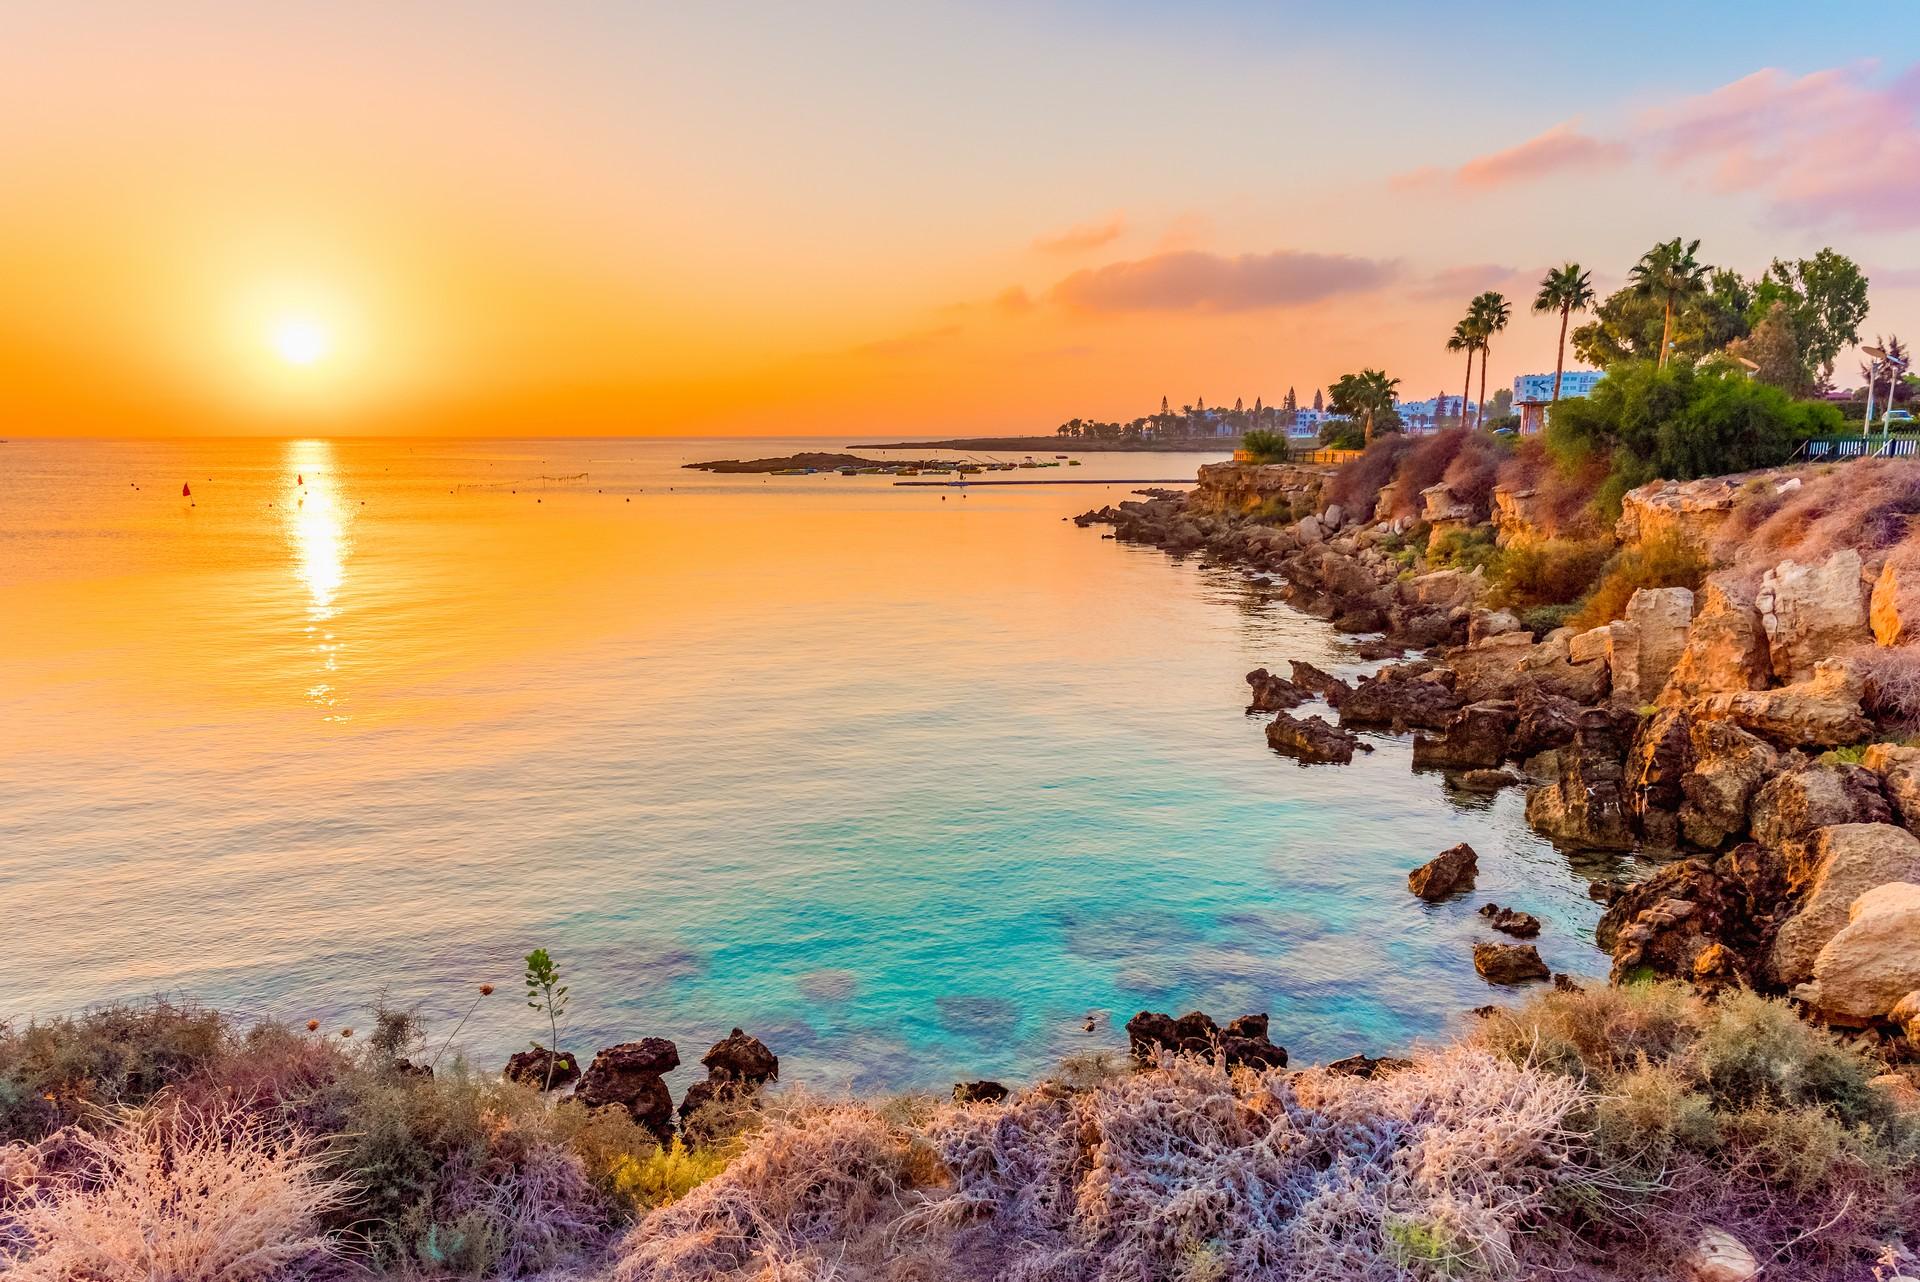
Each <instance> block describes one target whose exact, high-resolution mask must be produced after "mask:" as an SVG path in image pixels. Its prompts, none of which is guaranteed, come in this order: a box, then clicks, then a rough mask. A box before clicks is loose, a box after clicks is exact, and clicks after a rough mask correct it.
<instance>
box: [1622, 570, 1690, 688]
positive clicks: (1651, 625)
mask: <svg viewBox="0 0 1920 1282" xmlns="http://www.w3.org/2000/svg"><path fill="white" fill-rule="evenodd" d="M1692 622H1693V593H1692V591H1690V590H1689V589H1687V588H1641V589H1640V590H1639V591H1637V592H1635V593H1634V594H1633V598H1632V599H1631V600H1630V601H1628V602H1627V617H1626V618H1625V619H1624V620H1622V621H1620V622H1618V623H1615V624H1610V625H1608V626H1609V628H1610V630H1611V637H1612V644H1611V646H1610V648H1609V664H1610V670H1611V672H1612V676H1613V700H1614V702H1615V703H1618V704H1620V705H1621V706H1623V707H1628V708H1637V707H1639V706H1640V705H1641V704H1643V703H1652V702H1653V701H1654V700H1655V699H1656V698H1657V697H1658V696H1659V694H1660V692H1661V691H1662V690H1663V689H1665V687H1666V684H1667V679H1668V678H1669V677H1670V676H1672V675H1673V670H1674V668H1675V667H1676V666H1677V665H1678V664H1679V662H1680V655H1681V652H1682V651H1684V650H1685V649H1686V645H1687V629H1688V625H1689V624H1691V623H1692Z"/></svg>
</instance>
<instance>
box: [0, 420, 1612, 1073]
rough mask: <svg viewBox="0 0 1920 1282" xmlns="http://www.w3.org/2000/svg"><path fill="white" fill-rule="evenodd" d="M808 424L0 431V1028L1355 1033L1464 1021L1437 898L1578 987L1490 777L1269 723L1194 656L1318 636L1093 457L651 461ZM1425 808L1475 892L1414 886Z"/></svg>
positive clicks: (1297, 644)
mask: <svg viewBox="0 0 1920 1282" xmlns="http://www.w3.org/2000/svg"><path fill="white" fill-rule="evenodd" d="M846 444H847V442H845V441H841V440H834V441H814V442H798V441H757V442H747V443H742V442H737V441H733V442H716V441H691V440H664V441H663V440H648V441H606V440H593V441H550V440H541V441H473V442H452V441H333V442H328V441H184V442H132V443H101V442H46V441H34V440H25V441H22V440H14V441H12V442H11V443H8V444H5V445H0V727H4V729H0V906H4V910H5V916H6V922H5V929H4V931H0V975H4V976H5V977H6V978H5V980H4V981H0V1017H5V1016H15V1017H18V1016H24V1015H29V1014H46V1013H53V1012H62V1011H71V1010H75V1009H78V1008H81V1007H84V1006H86V1005H89V1004H93V1003H98V1002H101V1001H103V1000H107V999H113V998H126V997H138V996H142V995H151V994H158V993H166V994H175V995H184V996H189V997H192V998H196V999H199V1000H202V1001H204V1002H207V1003H211V1004H216V1005H219V1006H222V1007H225V1008H230V1009H234V1010H237V1011H241V1012H245V1013H249V1014H273V1015H277V1016H282V1017H285V1018H288V1019H294V1020H302V1021H304V1020H305V1019H307V1018H310V1017H311V1018H317V1019H321V1020H323V1021H325V1022H326V1023H327V1024H328V1025H330V1026H340V1025H344V1024H354V1025H360V1026H364V1024H365V1021H366V1007H367V1006H368V1004H369V1003H371V1002H372V1001H373V1000H374V999H375V998H376V996H377V995H378V994H380V993H381V992H382V991H383V990H384V991H385V992H386V993H387V994H388V995H389V997H390V998H391V999H392V1000H394V1001H397V1002H400V1003H404V1004H409V1005H418V1006H419V1007H420V1008H421V1009H422V1010H423V1011H424V1013H426V1014H427V1015H428V1016H429V1017H430V1018H431V1019H432V1020H434V1021H435V1022H436V1023H437V1024H438V1025H439V1027H441V1028H442V1029H447V1028H449V1027H450V1022H449V1021H450V1020H451V1019H452V1018H454V1017H456V1016H457V1013H458V1012H460V1011H462V1010H464V1009H465V1007H466V1006H467V1005H468V1003H469V1000H470V995H471V994H472V993H473V991H474V989H475V986H476V985H478V984H480V983H482V982H492V983H495V984H497V985H499V986H500V991H499V992H497V993H495V994H494V995H493V996H492V997H491V998H489V999H487V1000H486V1001H484V1002H483V1003H482V1004H481V1006H480V1010H479V1013H478V1014H477V1015H476V1016H475V1017H474V1020H473V1022H472V1023H471V1024H469V1025H468V1027H467V1030H466V1033H465V1034H464V1035H463V1037H462V1043H463V1045H464V1046H465V1048H466V1049H467V1050H468V1051H469V1052H470V1054H471V1055H472V1057H473V1058H474V1060H475V1061H476V1062H479V1063H481V1064H484V1065H487V1066H493V1065H496V1064H497V1063H498V1062H499V1061H500V1060H501V1059H502V1057H504V1056H505V1055H506V1054H507V1053H508V1052H510V1051H512V1050H515V1049H518V1048H519V1047H521V1046H523V1045H524V1044H525V1043H526V1042H527V1040H528V1039H529V1038H530V1037H531V1036H533V1035H535V1034H536V1033H541V1032H542V1030H541V1029H540V1028H538V1027H536V1024H535V1020H534V1017H533V1013H532V1012H531V1011H529V1010H527V1009H526V1007H525V1006H524V1004H523V1003H522V1001H521V998H520V996H519V991H520V986H519V983H518V976H519V971H520V961H519V959H520V957H521V955H522V954H524V953H525V952H526V951H527V950H528V949H529V948H532V947H535V946H543V947H546V948H547V949H549V950H550V951H551V952H552V953H553V955H554V956H555V957H556V958H557V959H558V961H559V963H560V965H561V967H562V969H563V971H564V972H565V975H566V978H567V980H568V982H569V983H570V984H571V988H572V994H571V1002H572V1004H571V1009H570V1011H569V1016H568V1026H567V1028H566V1030H565V1034H564V1037H563V1041H564V1044H565V1045H566V1046H567V1047H568V1048H570V1049H574V1050H576V1051H579V1052H582V1053H586V1052H590V1051H591V1050H592V1049H593V1048H595V1047H596V1046H600V1045H605V1044H608V1043H610V1042H613V1041H617V1040H624V1039H629V1038H634V1037H639V1036H643V1035H660V1036H667V1037H672V1038H674V1039H675V1040H677V1041H678V1042H679V1043H680V1044H681V1048H682V1054H683V1056H685V1057H686V1058H688V1059H693V1058H697V1056H698V1054H699V1053H700V1051H701V1050H703V1049H704V1048H705V1046H706V1044H707V1043H708V1042H709V1041H711V1040H712V1039H714V1038H715V1037H717V1036H719V1035H721V1034H724V1033H725V1032H726V1031H727V1029H728V1028H730V1027H732V1026H734V1025H740V1026H743V1027H745V1028H747V1029H748V1030H749V1031H752V1032H754V1033H757V1034H759V1035H760V1036H762V1037H763V1038H765V1039H766V1040H767V1041H768V1042H769V1043H771V1044H772V1045H773V1047H774V1048H775V1049H776V1050H777V1051H778V1052H779V1053H780V1054H781V1055H782V1057H783V1060H784V1064H785V1074H784V1075H785V1076H786V1077H788V1078H790V1079H799V1080H803V1081H807V1082H809V1083H811V1084H813V1085H816V1086H819V1087H823V1088H827V1089H836V1088H840V1087H845V1086H855V1087H860V1088H871V1087H877V1086H880V1087H901V1086H934V1087H938V1086H941V1085H943V1084H945V1083H948V1082H951V1081H953V1080H954V1079H955V1078H957V1077H971V1076H976V1075H999V1076H1006V1077H1011V1078H1022V1077H1027V1076H1030V1075H1032V1074H1035V1073H1037V1072H1039V1071H1041V1070H1043V1069H1044V1068H1046V1067H1047V1066H1048V1065H1049V1064H1050V1063H1051V1062H1053V1061H1054V1060H1056V1059H1057V1058H1058V1057H1060V1056H1062V1055H1064V1054H1068V1053H1073V1052H1077V1051H1083V1050H1089V1049H1094V1048H1099V1047H1114V1046H1123V1045H1124V1041H1125V1039H1124V1035H1123V1034H1122V1033H1121V1031H1120V1028H1119V1025H1120V1024H1121V1023H1123V1022H1124V1021H1125V1020H1126V1019H1127V1017H1128V1016H1129V1015H1131V1014H1132V1013H1133V1012H1134V1011H1135V1010H1138V1009H1140V1008H1142V1007H1151V1008H1155V1009H1163V1010H1171V1011H1176V1012H1178V1011H1183V1010H1187V1009H1190V1008H1193V1007H1196V1006H1197V1007H1202V1008H1205V1009H1207V1010H1209V1011H1212V1012H1215V1013H1217V1014H1219V1015H1223V1016H1230V1015H1235V1014H1239V1013H1241V1012H1243V1011H1260V1010H1264V1011H1269V1012H1271V1013H1272V1015H1273V1033H1274V1037H1275V1040H1277V1041H1279V1042H1281V1043H1283V1044H1284V1045H1286V1046H1288V1047H1289V1048H1290V1049H1291V1050H1292V1051H1293V1052H1294V1055H1295V1056H1296V1058H1321V1057H1331V1056H1337V1055H1342V1054H1347V1053H1350V1052H1354V1051H1363V1050H1364V1051H1368V1052H1372V1053H1380V1052H1384V1051H1388V1050H1392V1049H1394V1048H1397V1047H1404V1046H1405V1045H1407V1044H1408V1043H1409V1042H1410V1041H1412V1040H1414V1039H1417V1038H1421V1037H1430V1036H1433V1035H1436V1034H1438V1033H1441V1032H1442V1031H1443V1030H1445V1029H1446V1028H1447V1027H1448V1026H1449V1024H1450V1023H1451V1022H1453V1021H1456V1020H1458V1019H1460V1018H1461V1017H1462V1013H1463V1012H1464V1011H1466V1010H1467V1009H1468V1008H1470V1007H1473V1006H1476V1005H1479V1004H1481V1003H1484V1002H1486V1001H1488V1000H1491V999H1492V998H1491V997H1490V995H1489V990H1488V989H1487V988H1486V987H1485V986H1484V985H1483V984H1482V983H1481V982H1480V981H1479V980H1478V978H1477V977H1476V976H1475V975H1474V972H1473V967H1472V963H1471V960H1470V958H1469V955H1468V954H1469V945H1470V941H1471V940H1473V939H1474V938H1476V937H1481V936H1482V934H1483V932H1482V930H1481V929H1480V922H1479V919H1478V918H1477V917H1476V916H1475V915H1474V909H1475V907H1477V906H1478V905H1479V904H1480V903H1481V902H1484V900H1486V899H1488V898H1494V899H1497V900H1499V901H1500V902H1502V903H1512V904H1516V905H1518V906H1520V907H1522V908H1525V909H1528V910H1530V911H1532V912H1535V913H1537V914H1539V915H1540V916H1541V917H1542V918H1543V919H1544V920H1545V922H1546V923H1547V925H1546V929H1545V933H1544V934H1543V936H1542V938H1541V940H1540V946H1541V952H1542V953H1543V955H1544V956H1545V957H1546V958H1547V959H1548V961H1549V962H1550V964H1552V965H1553V966H1555V967H1556V968H1558V969H1566V970H1572V971H1575V972H1587V973H1590V972H1592V971H1593V970H1594V969H1595V968H1596V965H1597V963H1598V962H1599V958H1598V956H1597V954H1595V953H1594V952H1593V951H1592V947H1591V943H1590V935H1591V926H1592V923H1593V921H1594V920H1595V918H1596V916H1597V913H1598V908H1597V907H1596V906H1595V905H1593V904H1592V903H1590V902H1589V901H1588V900H1587V898H1586V897H1585V894H1584V881H1583V878H1582V876H1581V875H1580V873H1579V872H1578V871H1576V870H1575V869H1574V868H1572V867H1571V866H1570V865H1569V863H1568V861H1567V859H1566V858H1565V857H1564V856H1562V855H1559V854H1557V853H1556V852H1555V851H1554V850H1553V849H1552V848H1551V847H1550V846H1548V845H1547V844H1546V843H1544V842H1542V841H1540V840H1538V839H1537V838H1535V837H1533V836H1532V835H1531V834H1530V833H1528V831H1527V830H1526V828H1525V826H1524V825H1523V823H1522V821H1521V816H1520V800H1521V799H1520V797H1519V795H1518V794H1517V793H1514V792H1509V793H1507V794H1504V795H1502V796H1500V797H1498V798H1495V799H1486V798H1464V797H1450V796H1448V795H1447V793H1446V790H1445V789H1444V788H1443V787H1442V786H1441V783H1440V781H1439V780H1438V778H1437V777H1432V776H1415V775H1413V774H1411V773H1410V771H1409V764H1408V760H1409V744H1408V743H1407V742H1406V741H1405V740H1404V739H1396V738H1393V737H1391V736H1384V735H1383V736H1378V737H1376V738H1375V739H1374V742H1375V744H1376V746H1377V748H1378V751H1376V752H1375V753H1373V754H1372V755H1371V756H1368V757H1363V758H1361V759H1360V760H1358V761H1357V762H1356V763H1355V764H1354V765H1353V766H1352V767H1350V768H1345V769H1340V768H1330V767H1320V768H1315V769H1306V768H1302V767H1299V766H1297V765H1295V764H1293V763H1292V762H1290V761H1287V760H1284V759H1281V758H1279V757H1276V756H1274V755H1273V754H1272V753H1271V752H1269V751H1268V750H1267V748H1266V747H1265V744H1264V740H1263V737H1262V733H1261V731H1262V723H1261V720H1260V719H1258V718H1248V717H1246V716H1245V715H1243V713H1242V712H1241V708H1242V706H1243V705H1244V703H1245V698H1246V686H1245V684H1244V683H1243V681H1242V676H1243V674H1244V673H1245V672H1246V671H1247V670H1248V669H1250V668H1252V667H1255V666H1257V665H1262V664H1265V665H1269V666H1271V665H1274V664H1277V663H1280V662H1282V661H1284V660H1286V659H1289V658H1302V659H1310V660H1312V661H1314V662H1316V663H1320V664H1322V665H1326V666H1329V667H1335V668H1341V667H1345V668H1348V669H1351V668H1353V667H1355V666H1357V665H1356V664H1355V663H1354V660H1353V657H1352V655H1351V652H1350V650H1349V649H1348V648H1347V646H1346V645H1345V644H1344V643H1343V642H1341V641H1340V640H1338V639H1337V638H1335V637H1334V636H1333V635H1332V634H1331V633H1330V632H1329V630H1328V629H1327V627H1326V626H1325V625H1323V624H1322V623H1320V622H1317V621H1315V620H1313V619H1310V618H1307V617H1305V616H1303V615H1301V614H1298V613H1296V612H1295V611H1293V610H1292V609H1290V608H1288V607H1287V606H1286V605H1284V604H1282V603H1281V602H1280V601H1279V600H1278V598H1277V597H1276V596H1275V595H1274V592H1273V590H1272V589H1271V588H1270V587H1269V586H1267V585H1265V584H1263V583H1261V582H1258V581H1255V580H1253V579H1250V578H1249V577H1248V576H1246V575H1245V574H1243V573H1241V572H1237V571H1230V570H1220V569H1206V568H1202V567H1200V566H1199V565H1197V564H1195V563H1193V562H1190V561H1189V562H1177V561H1174V560H1171V559H1169V558H1168V557H1166V556H1165V555H1163V554H1162V553H1160V552H1158V551H1152V550H1146V549H1139V548H1130V547H1124V546H1120V545H1117V544H1115V543H1113V542H1111V541H1105V540H1102V539H1101V538H1100V537H1099V531H1098V530H1081V529H1077V528H1075V527H1074V526H1073V525H1072V524H1071V523H1070V522H1067V521H1065V520H1063V518H1065V517H1066V516H1068V515H1070V514H1072V513H1074V512H1078V511H1083V510H1085V509H1087V508H1089V507H1094V506H1098V505H1099V504H1102V503H1107V502H1116V501H1118V500H1120V499H1122V498H1125V497H1127V491H1128V489H1129V487H1128V486H1126V485H1124V484H1114V485H1111V486H1094V485H1075V486H1062V487H1030V488H1012V487H1008V488H988V487H978V488H972V489H968V490H964V491H961V490H949V489H923V488H904V487H897V486H895V485H893V484H892V483H891V480H890V479H889V478H886V477H854V478H845V477H840V476H837V475H829V476H814V477H762V476H747V477H721V476H710V475H707V474H704V473H696V472H687V471H683V470H681V469H680V466H679V465H680V464H681V463H683V462H686V461H689V460H693V459H699V458H708V457H730V456H738V455H741V454H743V453H745V454H753V453H769V454H774V453H785V452H788V451H790V450H793V449H796V448H802V447H811V448H840V447H843V446H845V445H846ZM1204 461H1207V460H1206V458H1205V457H1204V456H1191V455H1167V454H1106V455H1088V456H1085V466H1083V467H1079V468H1072V469H1068V468H1062V469H1061V470H1060V471H1059V472H1046V473H1040V474H1039V475H1041V476H1047V477H1062V476H1072V477H1074V478H1075V479H1094V478H1102V477H1106V478H1119V479H1127V480H1152V479H1162V478H1180V477H1191V476H1192V474H1193V471H1194V469H1195V467H1196V466H1197V465H1198V464H1199V463H1201V462H1204ZM1014 475H1016V476H1020V475H1024V476H1033V475H1035V474H1033V473H1024V474H1014ZM183 484H186V485H191V487H192V491H193V493H192V497H191V498H190V499H189V498H183V497H182V496H181V487H182V485H183ZM1461 840H1466V841H1471V842H1472V843H1473V844H1474V846H1475V847H1476V848H1477V849H1478V850H1479V851H1480V854H1481V869H1482V871H1481V876H1480V893H1479V894H1478V895H1476V896H1473V897H1470V898H1468V899H1464V900H1461V901H1458V902H1454V903H1448V904H1443V905H1439V906H1428V905H1424V904H1422V903H1420V902H1419V901H1418V900H1416V899H1414V898H1412V897H1411V896H1410V895H1409V894H1408V893H1407V890H1406V882H1405V876H1406V873H1407V870H1408V869H1409V868H1411V867H1412V866H1413V865H1414V864H1416V863H1418V862H1419V861H1421V860H1423V859H1425V858H1427V857H1428V856H1429V855H1431V854H1433V853H1434V852H1435V851H1438V850H1440V849H1441V848H1443V847H1445V846H1448V845H1450V844H1452V843H1453V842H1456V841H1461ZM1588 871H1590V870H1588ZM1089 1013H1093V1014H1094V1015H1095V1016H1096V1019H1097V1025H1098V1026H1097V1029H1096V1031H1095V1032H1093V1033H1087V1032H1085V1031H1084V1030H1083V1025H1084V1021H1085V1019H1086V1017H1087V1016H1088V1014H1089ZM689 1051H691V1052H692V1054H691V1055H688V1054H687V1053H688V1052H689Z"/></svg>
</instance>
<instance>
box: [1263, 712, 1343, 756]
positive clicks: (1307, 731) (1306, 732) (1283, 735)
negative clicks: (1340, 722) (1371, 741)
mask: <svg viewBox="0 0 1920 1282" xmlns="http://www.w3.org/2000/svg"><path fill="white" fill-rule="evenodd" d="M1267 746H1268V747H1270V748H1272V749H1273V750H1274V751H1275V752H1278V753H1280V754H1281V755H1283V756H1288V757H1292V758H1293V759H1294V760H1296V761H1298V762H1300V763H1301V764H1302V765H1322V764H1333V765H1342V766H1344V765H1345V764H1347V763H1348V762H1349V761H1352V760H1353V750H1354V749H1355V748H1361V749H1365V748H1366V745H1365V744H1363V743H1361V742H1360V738H1359V736H1358V735H1355V734H1353V733H1352V732H1350V731H1346V730H1342V729H1341V728H1340V727H1338V726H1336V725H1332V724H1330V723H1328V722H1327V721H1326V720H1324V719H1323V718H1321V717H1320V716H1318V715H1315V716H1311V717H1305V718H1302V717H1295V716H1289V715H1288V714H1287V713H1284V712H1282V713H1280V714H1279V715H1278V716H1276V717H1274V719H1273V721H1272V723H1271V724H1269V725H1268V726H1267Z"/></svg>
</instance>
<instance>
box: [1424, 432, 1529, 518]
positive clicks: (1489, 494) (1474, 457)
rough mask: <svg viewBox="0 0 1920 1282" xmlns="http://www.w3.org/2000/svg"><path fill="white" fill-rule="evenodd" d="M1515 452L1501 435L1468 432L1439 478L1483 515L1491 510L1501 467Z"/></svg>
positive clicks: (1457, 497) (1462, 500) (1460, 498)
mask: <svg viewBox="0 0 1920 1282" xmlns="http://www.w3.org/2000/svg"><path fill="white" fill-rule="evenodd" d="M1512 456H1513V451H1512V450H1510V449H1509V448H1508V447H1507V446H1505V445H1503V444H1501V442H1500V439H1499V438H1498V437H1495V436H1489V435H1488V434H1487V433H1485V432H1469V433H1467V435H1466V439H1465V440H1463V441H1461V442H1460V448H1459V450H1458V452H1456V453H1455V454H1454V456H1453V461H1452V462H1450V463H1448V464H1447V470H1446V473H1445V474H1444V475H1442V476H1441V478H1440V479H1441V480H1443V481H1445V482H1446V483H1447V488H1448V489H1449V490H1451V491H1452V492H1453V497H1454V498H1456V499H1458V500H1460V502H1462V503H1465V504H1466V505H1467V506H1469V507H1471V508H1472V509H1473V510H1474V511H1475V512H1478V513H1480V514H1481V515H1482V516H1483V517H1484V516H1485V515H1486V514H1487V513H1489V512H1490V511H1492V500H1493V487H1494V486H1495V485H1497V484H1499V481H1500V469H1501V468H1502V467H1504V466H1506V463H1507V460H1508V459H1509V458H1511V457H1512Z"/></svg>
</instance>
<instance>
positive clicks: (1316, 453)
mask: <svg viewBox="0 0 1920 1282" xmlns="http://www.w3.org/2000/svg"><path fill="white" fill-rule="evenodd" d="M1361 453H1362V451H1360V450H1288V451H1287V461H1288V462H1289V463H1346V462H1349V461H1351V460H1353V459H1357V458H1359V457H1360V455H1361Z"/></svg>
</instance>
